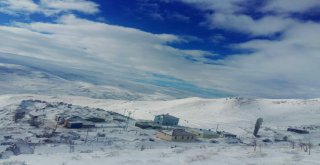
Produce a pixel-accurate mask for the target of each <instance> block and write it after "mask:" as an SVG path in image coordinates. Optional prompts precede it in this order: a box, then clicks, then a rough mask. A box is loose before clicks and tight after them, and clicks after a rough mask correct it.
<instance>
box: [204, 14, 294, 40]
mask: <svg viewBox="0 0 320 165" xmlns="http://www.w3.org/2000/svg"><path fill="white" fill-rule="evenodd" d="M208 24H209V26H210V28H222V29H227V30H234V31H238V32H242V33H248V34H250V35H255V36H259V35H262V36H263V35H272V34H274V33H277V32H282V31H284V30H286V29H288V27H290V26H291V25H293V24H295V21H294V20H292V19H289V18H281V17H275V16H266V17H263V18H261V19H257V20H254V19H253V18H251V17H250V16H247V15H241V14H237V15H236V14H221V13H217V14H213V15H210V16H208Z"/></svg>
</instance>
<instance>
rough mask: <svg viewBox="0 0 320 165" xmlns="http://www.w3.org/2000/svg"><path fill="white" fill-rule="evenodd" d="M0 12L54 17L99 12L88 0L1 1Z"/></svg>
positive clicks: (95, 5) (94, 4) (96, 6)
mask: <svg viewBox="0 0 320 165" xmlns="http://www.w3.org/2000/svg"><path fill="white" fill-rule="evenodd" d="M0 7H1V8H0V12H2V13H6V14H11V15H28V14H34V13H42V14H45V15H55V14H59V13H63V12H72V11H77V12H81V13H86V14H95V13H97V12H99V9H98V8H99V6H98V5H97V4H96V3H94V2H92V1H88V0H40V2H39V3H36V2H35V1H33V0H1V1H0Z"/></svg>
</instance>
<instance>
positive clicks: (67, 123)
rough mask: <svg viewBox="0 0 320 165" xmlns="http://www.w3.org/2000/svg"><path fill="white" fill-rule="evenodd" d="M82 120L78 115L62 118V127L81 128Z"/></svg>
mask: <svg viewBox="0 0 320 165" xmlns="http://www.w3.org/2000/svg"><path fill="white" fill-rule="evenodd" d="M83 122H84V120H83V119H82V118H81V117H79V116H71V117H68V118H65V119H64V127H66V128H75V129H79V128H82V125H83Z"/></svg>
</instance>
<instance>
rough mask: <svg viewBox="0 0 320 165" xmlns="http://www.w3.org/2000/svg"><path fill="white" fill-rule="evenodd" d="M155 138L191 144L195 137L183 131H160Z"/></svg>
mask: <svg viewBox="0 0 320 165" xmlns="http://www.w3.org/2000/svg"><path fill="white" fill-rule="evenodd" d="M156 137H157V138H160V139H162V140H166V141H180V142H191V141H194V140H195V135H193V134H192V133H190V132H187V131H185V130H183V129H174V130H171V131H160V132H158V133H157V134H156Z"/></svg>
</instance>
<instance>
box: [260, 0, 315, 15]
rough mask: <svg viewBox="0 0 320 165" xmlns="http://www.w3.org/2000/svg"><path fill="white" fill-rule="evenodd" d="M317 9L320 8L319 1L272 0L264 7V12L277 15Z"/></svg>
mask: <svg viewBox="0 0 320 165" xmlns="http://www.w3.org/2000/svg"><path fill="white" fill-rule="evenodd" d="M316 7H318V8H319V7H320V1H319V0H303V1H301V0H296V1H293V0H271V1H270V2H269V3H267V5H266V6H264V7H263V10H264V11H271V12H276V13H288V12H298V13H303V12H306V11H308V10H309V9H312V8H316Z"/></svg>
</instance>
